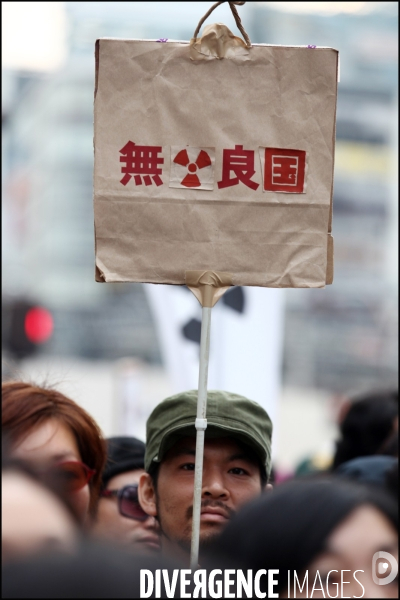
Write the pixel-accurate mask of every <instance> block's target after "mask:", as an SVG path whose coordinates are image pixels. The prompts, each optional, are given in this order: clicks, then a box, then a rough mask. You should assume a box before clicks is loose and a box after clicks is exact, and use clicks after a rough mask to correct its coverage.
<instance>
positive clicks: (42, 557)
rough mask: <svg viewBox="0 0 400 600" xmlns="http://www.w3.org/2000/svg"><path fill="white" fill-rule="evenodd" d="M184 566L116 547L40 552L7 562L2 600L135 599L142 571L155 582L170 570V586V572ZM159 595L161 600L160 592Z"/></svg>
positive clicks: (101, 545) (84, 546) (98, 545)
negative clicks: (158, 573)
mask: <svg viewBox="0 0 400 600" xmlns="http://www.w3.org/2000/svg"><path fill="white" fill-rule="evenodd" d="M183 566H184V565H182V564H181V563H178V562H176V561H173V560H172V559H170V558H168V559H167V558H165V557H163V556H161V555H160V556H154V557H150V556H149V557H147V556H144V555H143V556H140V555H139V554H138V555H134V554H132V552H131V551H128V550H125V549H123V548H121V547H118V546H114V545H111V544H105V543H100V542H98V541H96V542H93V541H89V540H86V541H84V542H83V543H82V544H81V545H80V547H79V548H78V550H77V551H75V552H74V553H73V554H70V555H67V554H65V553H62V552H59V551H53V552H51V553H48V552H41V553H38V554H37V555H35V556H29V557H25V558H22V559H19V560H17V561H8V562H7V564H4V565H3V567H2V597H3V598H139V597H140V595H141V583H140V571H141V569H149V570H151V571H152V573H153V576H154V572H155V570H156V569H168V576H169V580H170V581H171V579H172V574H173V570H174V569H177V568H179V567H181V568H182V567H183ZM161 589H162V592H163V595H162V597H163V598H164V597H166V596H165V592H164V586H161ZM177 590H179V585H178V586H177ZM152 597H154V595H152ZM175 597H178V594H176V595H175Z"/></svg>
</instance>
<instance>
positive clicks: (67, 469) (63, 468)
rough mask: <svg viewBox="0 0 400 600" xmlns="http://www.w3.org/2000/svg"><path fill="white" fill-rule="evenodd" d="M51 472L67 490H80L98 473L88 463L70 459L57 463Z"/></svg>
mask: <svg viewBox="0 0 400 600" xmlns="http://www.w3.org/2000/svg"><path fill="white" fill-rule="evenodd" d="M51 472H52V474H53V476H54V478H56V479H57V480H58V481H60V483H61V485H62V486H63V487H64V489H65V490H66V491H67V492H78V491H79V490H81V489H82V488H83V487H85V485H86V484H88V483H89V481H90V480H91V479H92V477H93V475H94V474H95V473H96V471H95V470H94V469H90V468H89V467H88V466H87V465H85V464H84V463H82V462H79V461H78V460H68V461H63V462H59V463H56V464H55V465H54V466H53V467H52V468H51Z"/></svg>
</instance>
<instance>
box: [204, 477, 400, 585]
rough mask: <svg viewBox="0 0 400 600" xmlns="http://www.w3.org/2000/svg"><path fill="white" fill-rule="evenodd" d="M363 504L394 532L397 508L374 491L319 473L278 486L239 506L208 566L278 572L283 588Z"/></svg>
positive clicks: (386, 497) (305, 566)
mask: <svg viewBox="0 0 400 600" xmlns="http://www.w3.org/2000/svg"><path fill="white" fill-rule="evenodd" d="M364 504H367V505H368V504H369V505H372V506H374V507H376V508H377V509H378V510H379V511H380V512H382V513H383V514H384V515H385V516H386V517H387V519H388V520H389V521H390V522H391V523H392V524H393V526H394V528H395V529H396V530H397V508H396V505H395V504H394V503H393V501H392V499H391V498H390V497H389V496H388V495H386V494H384V493H383V492H380V491H379V490H374V489H369V488H366V487H364V486H361V485H360V484H356V483H352V482H345V481H341V480H338V479H337V478H336V477H333V476H332V477H330V478H328V477H326V476H324V477H322V476H321V475H318V476H317V477H315V476H309V477H308V476H304V477H302V478H301V479H295V480H291V481H290V482H287V483H282V484H281V485H279V486H278V487H277V488H276V489H275V490H273V491H272V492H267V493H264V494H262V495H261V496H260V497H259V498H257V499H256V500H255V501H252V502H250V503H249V504H247V505H246V506H244V507H243V509H241V511H239V512H238V513H237V515H236V516H235V517H234V518H233V519H232V521H231V522H230V523H228V525H227V527H226V529H224V531H223V532H222V534H221V536H220V538H219V539H218V540H217V541H216V544H215V547H214V548H213V554H212V556H211V559H210V564H211V563H214V564H215V563H216V562H217V561H219V563H220V564H221V563H224V564H223V566H225V567H226V566H232V567H236V568H241V569H253V570H254V571H256V570H258V569H272V568H273V569H279V570H280V574H281V579H280V580H279V587H280V588H281V589H282V587H284V585H285V584H286V583H287V572H288V571H289V570H290V571H294V570H296V571H297V572H298V573H300V572H301V571H303V570H304V569H306V568H307V567H308V565H309V564H310V563H311V562H312V560H313V559H314V558H315V557H316V556H317V555H318V554H319V553H320V552H321V551H322V549H323V547H324V544H325V542H326V539H327V538H328V536H329V535H330V533H331V532H332V531H333V530H334V529H335V528H336V527H337V525H339V524H340V523H341V522H342V521H343V520H344V519H345V517H346V516H347V515H349V514H350V513H351V512H352V511H353V510H355V509H356V508H358V507H359V506H361V505H364ZM217 557H218V558H217ZM264 591H265V590H264Z"/></svg>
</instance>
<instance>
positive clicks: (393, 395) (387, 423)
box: [332, 390, 398, 469]
mask: <svg viewBox="0 0 400 600" xmlns="http://www.w3.org/2000/svg"><path fill="white" fill-rule="evenodd" d="M397 416H398V391H397V390H396V391H394V390H393V391H376V392H371V393H368V394H362V395H359V396H355V397H354V398H352V399H351V402H350V406H349V409H348V410H347V413H346V414H345V416H344V418H343V420H342V422H341V423H340V425H339V429H340V439H339V440H338V441H337V443H336V452H335V456H334V459H333V464H332V468H333V469H336V468H337V467H338V466H339V465H340V464H342V463H344V462H347V461H348V460H351V459H353V458H357V457H359V456H370V455H372V454H377V453H380V452H381V448H382V446H383V445H384V444H385V442H386V440H387V439H388V438H389V437H390V435H391V434H392V433H393V431H394V429H395V427H396V417H397Z"/></svg>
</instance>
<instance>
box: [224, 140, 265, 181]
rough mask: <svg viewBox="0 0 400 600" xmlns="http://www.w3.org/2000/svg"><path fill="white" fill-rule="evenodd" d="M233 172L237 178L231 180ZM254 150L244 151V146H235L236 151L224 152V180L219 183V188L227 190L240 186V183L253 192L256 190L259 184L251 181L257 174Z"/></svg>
mask: <svg viewBox="0 0 400 600" xmlns="http://www.w3.org/2000/svg"><path fill="white" fill-rule="evenodd" d="M231 171H233V172H234V174H235V175H236V177H233V178H232V179H231V178H230V173H231ZM255 172H256V171H255V169H254V150H243V146H235V149H234V150H224V153H223V158H222V180H221V181H218V187H219V188H220V189H221V188H226V187H230V186H232V185H238V183H239V181H241V182H242V183H244V184H245V185H247V187H249V188H251V189H252V190H256V189H257V188H258V186H259V185H260V184H259V183H255V181H251V177H253V175H254V173H255Z"/></svg>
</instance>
